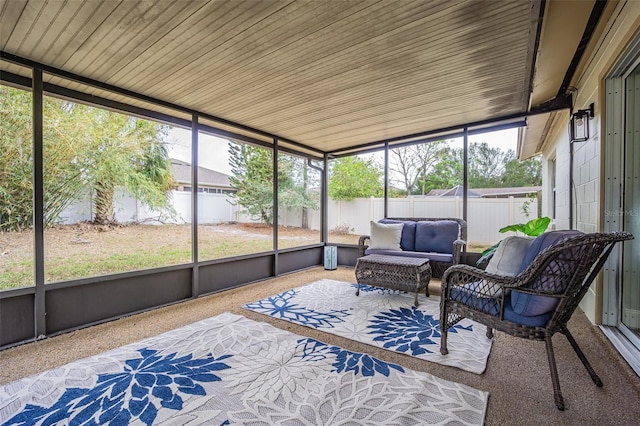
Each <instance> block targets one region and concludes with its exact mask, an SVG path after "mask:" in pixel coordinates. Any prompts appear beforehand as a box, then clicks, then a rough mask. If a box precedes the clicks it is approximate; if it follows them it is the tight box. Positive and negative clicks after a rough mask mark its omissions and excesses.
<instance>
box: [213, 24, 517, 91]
mask: <svg viewBox="0 0 640 426" xmlns="http://www.w3.org/2000/svg"><path fill="white" fill-rule="evenodd" d="M502 25H504V24H502ZM432 28H433V26H431V27H430V31H431V30H432ZM446 28H447V25H446V24H442V29H443V31H444V30H445V29H446ZM415 30H416V32H422V33H423V32H424V30H423V29H422V25H417V26H415ZM455 36H456V35H452V36H451V37H455ZM428 37H430V35H429V36H428ZM398 39H399V40H401V41H405V40H413V37H412V34H411V33H409V34H399V35H398ZM396 44H397V43H396ZM394 47H395V44H394ZM307 50H308V51H314V52H315V50H316V49H307ZM364 50H367V51H372V54H373V53H374V52H373V49H364ZM289 53H290V52H287V54H289ZM344 55H345V56H346V57H348V58H351V57H352V56H353V52H352V51H349V50H347V51H344ZM332 56H333V55H332ZM336 61H337V62H339V63H344V62H345V61H344V60H342V59H336ZM332 65H333V64H332ZM286 66H287V64H283V66H282V67H281V68H285V67H286ZM300 71H301V73H302V74H304V73H305V71H306V70H304V69H303V70H300ZM331 72H332V73H335V67H334V66H332V67H331ZM263 79H265V76H264V75H262V74H261V75H260V80H263ZM219 81H224V80H223V79H219ZM239 84H240V85H241V86H244V87H246V84H245V82H239ZM214 88H215V84H214V85H209V87H208V90H213V89H214ZM233 89H234V87H232V88H229V86H228V84H227V90H233Z"/></svg>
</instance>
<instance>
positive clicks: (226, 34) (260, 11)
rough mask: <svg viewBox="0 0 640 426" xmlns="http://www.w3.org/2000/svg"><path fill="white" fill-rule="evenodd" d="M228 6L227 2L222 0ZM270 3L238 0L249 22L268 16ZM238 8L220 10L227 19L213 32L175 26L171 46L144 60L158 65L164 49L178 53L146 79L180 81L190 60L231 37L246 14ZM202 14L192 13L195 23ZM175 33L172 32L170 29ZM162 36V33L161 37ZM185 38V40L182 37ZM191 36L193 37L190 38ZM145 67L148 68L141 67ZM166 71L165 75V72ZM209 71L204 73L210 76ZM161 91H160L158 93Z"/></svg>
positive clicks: (167, 82) (158, 82) (165, 82)
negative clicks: (183, 29) (250, 2)
mask: <svg viewBox="0 0 640 426" xmlns="http://www.w3.org/2000/svg"><path fill="white" fill-rule="evenodd" d="M225 4H229V5H231V3H225ZM274 4H277V3H273V2H259V3H258V5H260V6H261V7H260V8H256V7H249V5H250V4H249V3H246V2H242V3H240V6H243V7H245V8H249V10H248V12H251V13H252V15H251V16H250V18H253V19H252V20H253V21H259V20H261V19H263V15H268V14H271V13H272V8H273V7H277V6H273V5H274ZM242 10H243V9H242V8H240V7H229V10H228V11H227V12H228V13H224V14H223V16H224V17H225V18H228V20H227V21H225V22H224V24H223V25H222V26H219V27H218V28H216V31H214V32H213V33H205V32H204V31H200V30H199V28H200V26H196V25H194V26H192V27H191V30H190V31H189V29H187V31H179V30H181V29H176V31H179V33H178V35H177V37H176V38H175V39H174V40H172V43H171V45H168V46H165V50H166V51H164V53H163V54H162V55H161V56H159V57H158V56H157V55H155V56H153V57H151V58H148V59H147V60H148V61H152V62H151V63H150V64H149V65H153V63H160V64H162V65H166V64H167V53H168V52H176V51H177V52H178V54H177V55H175V56H169V57H170V58H171V61H170V65H171V67H170V68H169V69H166V68H164V67H157V66H156V67H155V68H154V69H155V70H156V71H155V72H153V69H152V72H151V73H147V74H146V77H147V79H148V80H149V81H152V82H154V83H156V85H163V86H165V87H166V86H170V85H171V76H175V80H176V81H183V80H184V75H187V74H188V73H189V72H191V67H192V66H193V64H194V63H196V62H197V61H198V60H199V59H200V58H202V57H203V55H204V54H205V53H203V52H209V51H213V50H215V49H217V48H218V47H219V46H220V45H222V44H224V43H225V42H226V41H227V40H228V39H231V38H232V37H234V35H235V33H236V32H237V31H239V30H238V28H239V26H240V24H241V23H242V22H243V20H244V21H247V20H248V18H249V17H248V16H247V15H246V14H243V13H242ZM200 15H202V16H194V19H198V18H202V19H201V20H200V21H198V23H200V22H202V21H203V20H205V19H206V18H208V17H209V16H210V15H204V14H200ZM191 31H193V32H195V33H196V35H200V37H192V36H191V35H192V33H191ZM174 32H175V31H174ZM165 38H166V36H165ZM185 38H187V40H185ZM194 38H195V40H194ZM136 66H137V67H139V66H140V61H138V63H137V64H136ZM145 69H148V68H145ZM125 70H126V74H125V77H128V78H131V76H135V75H138V74H140V72H138V71H139V70H138V69H136V68H134V69H125ZM167 73H168V74H169V75H168V76H167V75H166V74H167ZM211 74H212V73H209V74H208V75H211ZM119 84H124V85H125V87H126V86H127V85H129V84H131V83H130V80H126V79H125V80H119ZM154 88H155V86H153V85H152V86H149V87H148V88H147V90H148V91H149V93H153V90H154ZM158 94H161V93H158Z"/></svg>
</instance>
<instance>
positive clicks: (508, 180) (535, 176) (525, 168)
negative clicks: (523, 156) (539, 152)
mask: <svg viewBox="0 0 640 426" xmlns="http://www.w3.org/2000/svg"><path fill="white" fill-rule="evenodd" d="M505 160H506V163H505V170H504V174H503V175H502V184H503V185H504V186H505V187H520V186H538V185H542V162H541V161H540V157H533V158H529V159H527V160H524V161H520V160H518V159H517V158H516V156H515V153H514V152H513V151H511V150H509V152H508V153H507V156H506V158H505Z"/></svg>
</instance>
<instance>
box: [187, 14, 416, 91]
mask: <svg viewBox="0 0 640 426" xmlns="http://www.w3.org/2000/svg"><path fill="white" fill-rule="evenodd" d="M402 4H403V5H404V4H405V3H402ZM245 43H248V42H245ZM232 53H234V54H235V53H236V52H235V51H234V52H232ZM247 54H248V55H250V54H251V53H247ZM242 58H243V56H239V55H234V61H235V62H241V61H242ZM220 62H221V63H223V62H224V63H225V65H226V67H227V68H228V69H229V71H228V72H229V73H232V72H235V69H234V68H233V67H232V66H229V64H228V63H226V62H225V61H220ZM218 78H219V79H220V76H219V77H218ZM191 83H192V84H195V85H199V84H201V81H198V80H196V81H192V82H191ZM183 84H184V85H185V86H186V83H183Z"/></svg>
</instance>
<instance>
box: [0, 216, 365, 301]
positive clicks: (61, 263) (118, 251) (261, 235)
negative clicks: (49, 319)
mask: <svg viewBox="0 0 640 426" xmlns="http://www.w3.org/2000/svg"><path fill="white" fill-rule="evenodd" d="M272 239H273V237H272V228H271V227H270V226H266V225H260V224H222V225H203V226H200V227H199V228H198V252H199V259H200V260H208V259H221V258H225V257H231V256H238V255H243V254H251V253H259V252H264V251H269V250H271V249H272ZM357 239H358V236H357V235H356V236H354V235H344V236H343V235H331V238H330V241H331V242H333V243H338V242H339V243H350V244H356V243H357ZM44 241H45V282H46V283H50V282H56V281H64V280H71V279H78V278H86V277H92V276H98V275H106V274H112V273H118V272H128V271H134V270H138V269H147V268H155V267H160V266H169V265H176V264H181V263H189V262H191V227H190V225H160V226H154V225H128V226H116V227H105V226H93V225H89V224H77V225H65V226H55V227H51V228H47V229H46V230H45V235H44ZM318 242H320V233H319V232H318V231H312V230H304V229H300V228H288V227H281V228H279V229H278V246H279V247H280V248H289V247H297V246H302V245H307V244H314V243H318ZM32 285H33V234H32V232H31V231H27V232H3V233H0V290H4V289H10V288H21V287H28V286H32Z"/></svg>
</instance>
